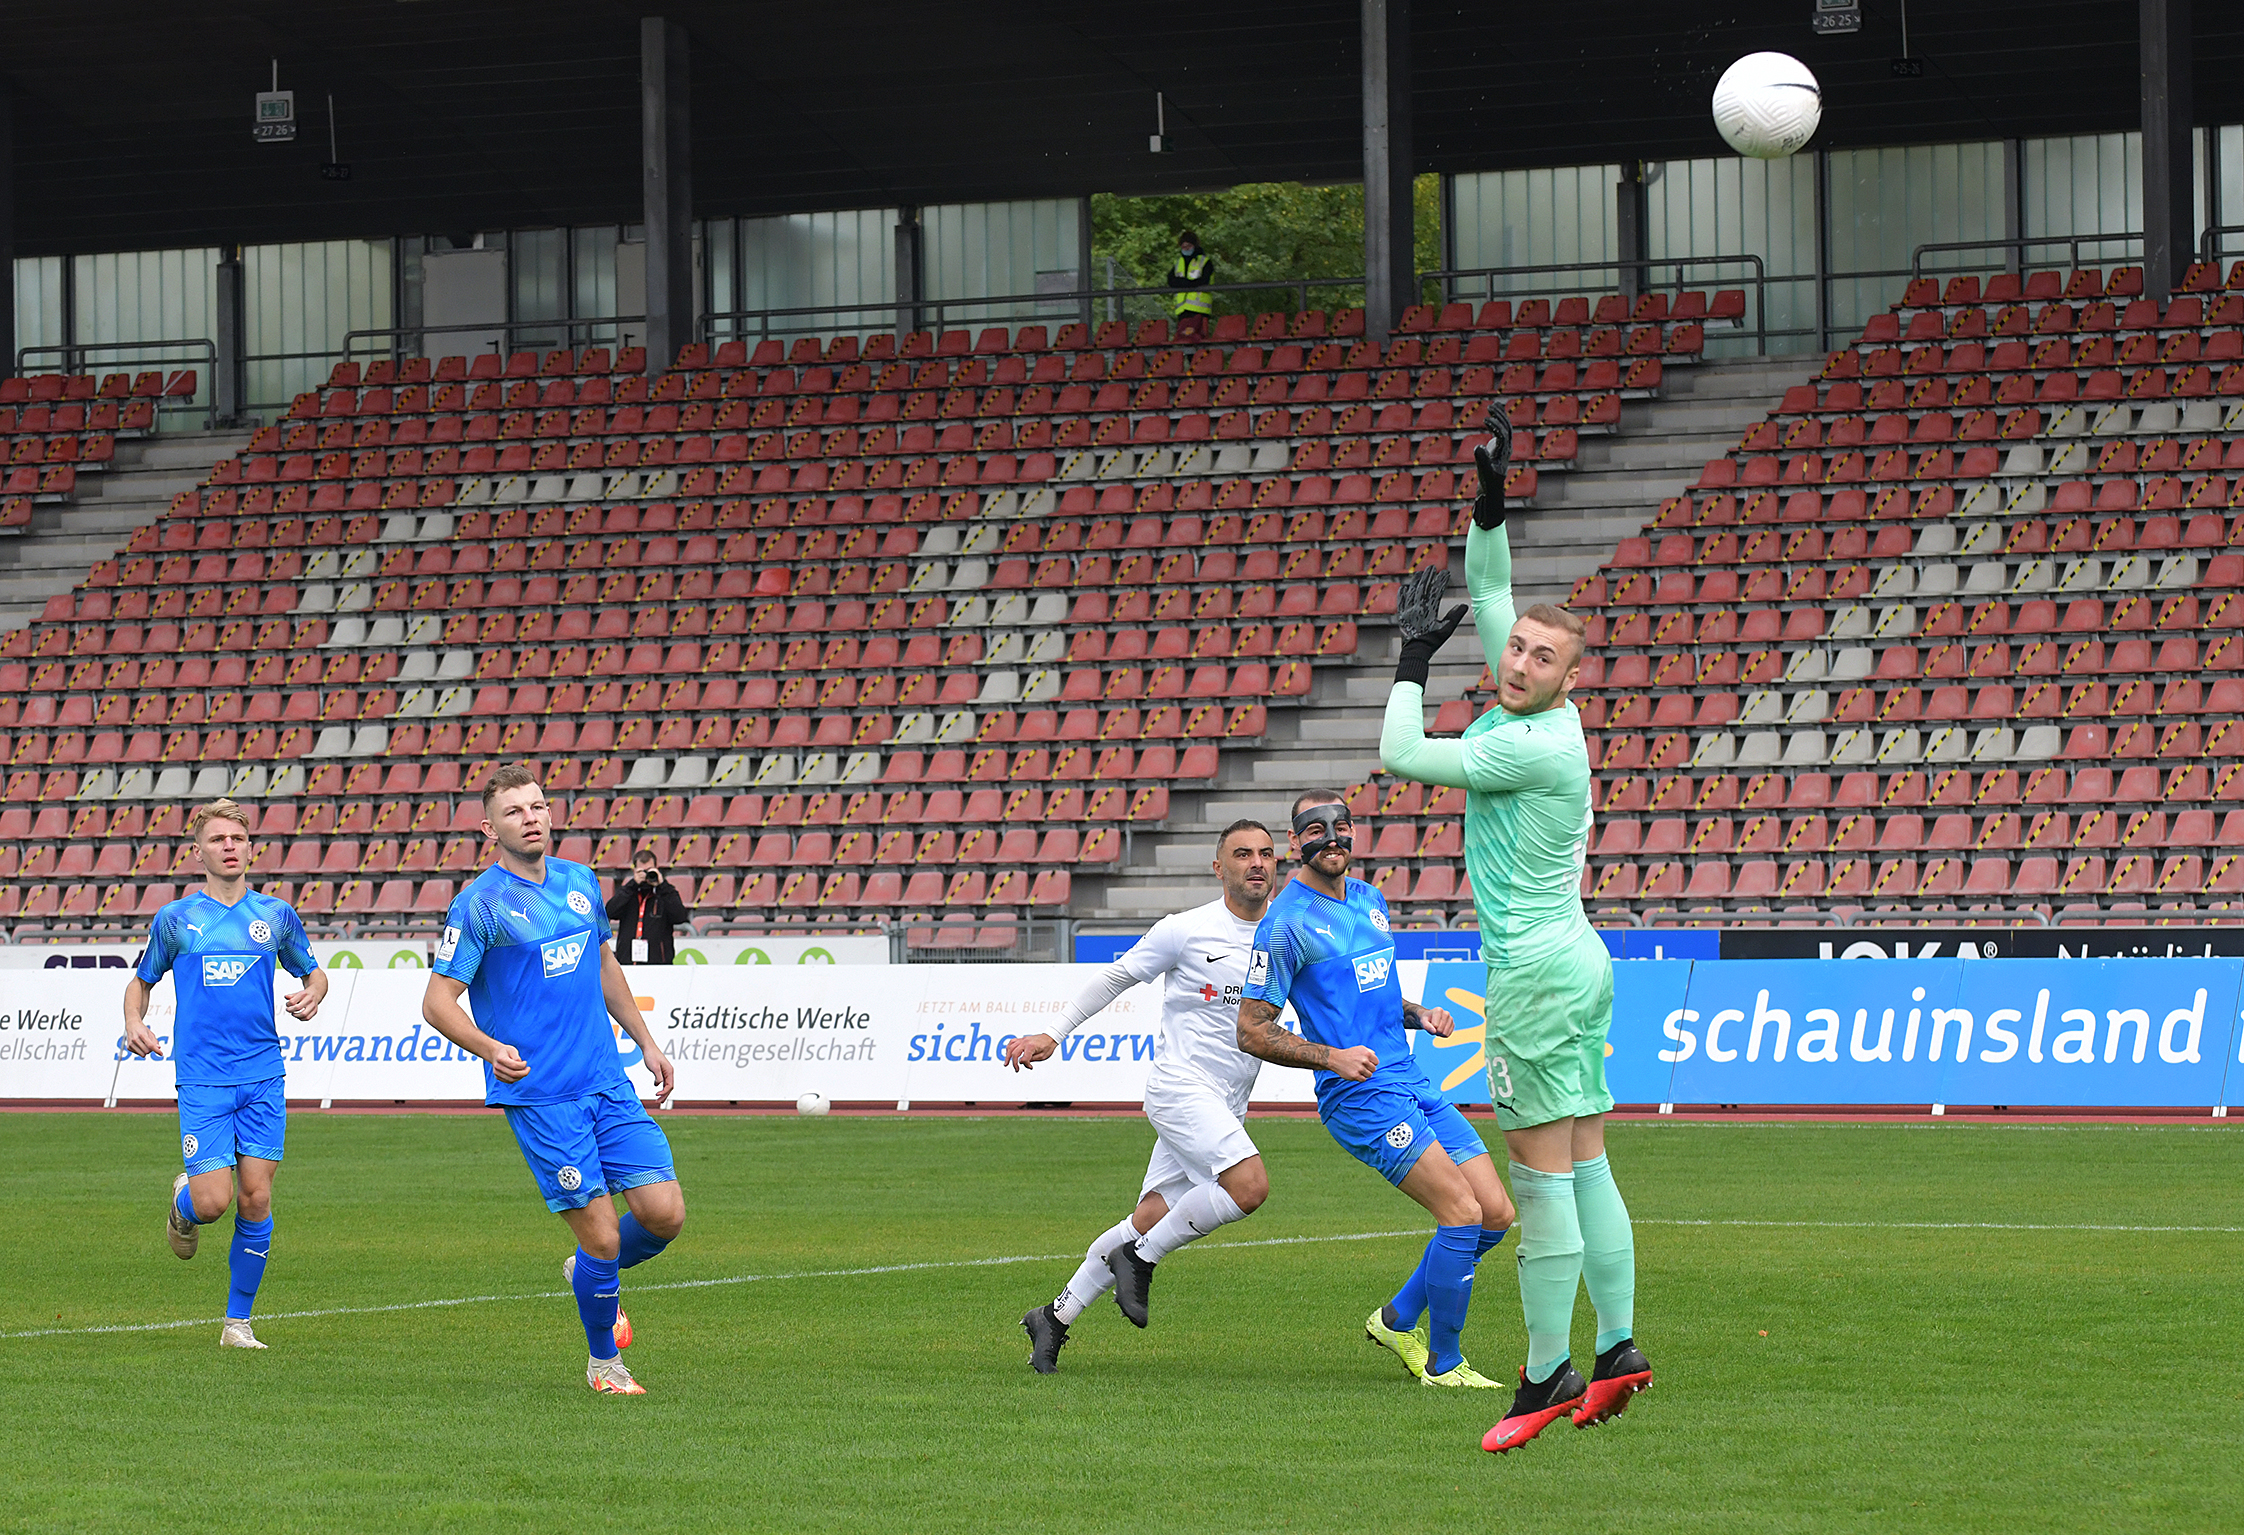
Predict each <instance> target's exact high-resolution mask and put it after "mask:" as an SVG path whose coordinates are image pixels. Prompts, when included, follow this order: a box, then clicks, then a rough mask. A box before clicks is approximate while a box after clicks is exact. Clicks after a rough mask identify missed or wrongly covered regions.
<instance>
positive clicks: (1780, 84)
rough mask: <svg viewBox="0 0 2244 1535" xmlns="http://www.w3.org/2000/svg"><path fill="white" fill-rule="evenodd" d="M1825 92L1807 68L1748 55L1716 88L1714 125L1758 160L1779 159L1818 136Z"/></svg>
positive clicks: (1782, 57)
mask: <svg viewBox="0 0 2244 1535" xmlns="http://www.w3.org/2000/svg"><path fill="white" fill-rule="evenodd" d="M1822 121H1823V90H1822V88H1821V87H1820V86H1818V85H1817V84H1816V83H1815V76H1814V75H1812V74H1810V73H1808V66H1807V65H1805V64H1803V63H1801V62H1800V61H1799V60H1798V59H1796V58H1793V57H1792V56H1791V55H1790V54H1785V53H1749V54H1747V55H1746V56H1745V57H1744V58H1742V59H1740V60H1738V61H1737V62H1736V63H1735V64H1732V65H1731V66H1730V67H1729V68H1728V69H1725V70H1723V71H1722V78H1721V80H1720V81H1718V82H1717V83H1716V84H1715V87H1714V126H1715V127H1716V128H1717V129H1718V130H1720V132H1721V134H1722V138H1723V141H1724V142H1725V143H1727V144H1728V145H1729V146H1730V147H1731V148H1732V149H1734V150H1736V151H1737V152H1738V153H1739V154H1741V155H1747V156H1750V157H1751V158H1753V159H1755V160H1781V159H1783V158H1784V157H1785V156H1786V155H1789V154H1791V153H1793V152H1794V151H1796V150H1797V149H1799V148H1800V146H1801V145H1803V144H1805V143H1807V141H1808V140H1809V139H1810V138H1812V137H1813V136H1814V135H1815V130H1816V124H1818V123H1820V122H1822Z"/></svg>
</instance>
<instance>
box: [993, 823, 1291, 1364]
mask: <svg viewBox="0 0 2244 1535" xmlns="http://www.w3.org/2000/svg"><path fill="white" fill-rule="evenodd" d="M1215 872H1216V875H1217V877H1218V878H1219V879H1221V880H1222V881H1223V897H1222V899H1220V900H1215V901H1210V902H1209V903H1208V904H1207V905H1205V906H1195V907H1194V908H1192V910H1190V911H1182V912H1178V913H1177V914H1176V915H1175V916H1171V917H1163V918H1162V919H1161V920H1160V921H1159V922H1157V923H1155V924H1154V925H1153V931H1151V932H1149V933H1147V934H1146V935H1145V936H1144V937H1143V938H1141V939H1139V940H1138V941H1137V943H1136V944H1135V945H1134V946H1132V948H1131V949H1130V951H1129V952H1128V953H1127V954H1124V955H1123V956H1122V957H1121V958H1120V959H1118V960H1116V961H1115V962H1114V963H1113V964H1112V965H1109V966H1108V967H1107V968H1106V970H1105V971H1104V972H1103V973H1102V974H1101V975H1100V976H1099V978H1098V979H1097V980H1095V981H1093V982H1092V983H1091V984H1090V985H1089V986H1087V987H1085V988H1084V991H1083V994H1082V995H1081V996H1079V997H1077V998H1076V999H1075V1000H1074V1001H1073V1002H1072V1003H1070V1004H1069V1005H1068V1008H1067V1011H1066V1012H1065V1013H1063V1014H1062V1015H1061V1022H1060V1024H1059V1026H1058V1027H1057V1028H1056V1029H1055V1030H1054V1032H1053V1033H1050V1034H1029V1035H1025V1036H1023V1037H1021V1038H1019V1039H1016V1040H1014V1041H1013V1042H1012V1043H1011V1044H1009V1045H1008V1046H1006V1048H1005V1063H1006V1064H1007V1065H1008V1066H1011V1067H1012V1068H1013V1069H1014V1070H1016V1071H1020V1070H1023V1069H1027V1068H1030V1067H1032V1066H1033V1065H1034V1064H1035V1063H1036V1062H1038V1061H1041V1060H1045V1059H1048V1058H1049V1057H1050V1056H1051V1055H1052V1054H1053V1053H1054V1052H1055V1051H1056V1050H1058V1049H1059V1042H1060V1040H1061V1039H1063V1038H1065V1037H1066V1036H1067V1035H1068V1033H1070V1032H1071V1031H1072V1030H1073V1029H1075V1027H1076V1026H1077V1025H1079V1024H1081V1023H1082V1022H1084V1020H1086V1019H1088V1018H1090V1017H1092V1016H1093V1015H1094V1014H1096V1013H1098V1012H1100V1011H1101V1010H1103V1009H1104V1008H1106V1007H1107V1006H1108V1005H1109V1004H1110V1003H1112V1002H1113V1001H1114V1000H1115V999H1116V998H1118V997H1120V996H1121V995H1122V994H1123V993H1124V992H1126V991H1128V990H1129V989H1130V988H1131V987H1133V986H1137V985H1140V984H1143V983H1145V982H1148V981H1152V980H1156V979H1159V978H1161V977H1163V976H1166V977H1167V982H1166V984H1165V985H1164V987H1163V990H1162V1002H1161V1037H1162V1048H1161V1055H1160V1058H1159V1059H1158V1060H1157V1061H1156V1063H1155V1064H1154V1067H1153V1070H1152V1071H1151V1072H1149V1073H1148V1074H1147V1076H1146V1082H1145V1117H1146V1118H1147V1119H1150V1120H1151V1121H1153V1128H1154V1130H1155V1132H1156V1133H1157V1134H1158V1135H1159V1137H1160V1138H1159V1139H1158V1140H1156V1141H1155V1142H1154V1143H1153V1159H1152V1161H1151V1162H1149V1163H1148V1164H1147V1165H1146V1169H1145V1183H1144V1184H1143V1186H1142V1191H1141V1193H1140V1194H1139V1197H1138V1207H1137V1208H1136V1209H1135V1210H1133V1211H1131V1212H1130V1214H1129V1215H1128V1216H1127V1217H1125V1218H1124V1219H1122V1220H1121V1221H1119V1222H1117V1223H1116V1224H1115V1225H1114V1226H1113V1228H1112V1229H1110V1230H1108V1231H1105V1232H1103V1233H1101V1234H1100V1236H1099V1238H1098V1240H1097V1241H1095V1242H1093V1243H1092V1244H1091V1247H1090V1250H1089V1252H1088V1253H1086V1254H1085V1255H1084V1259H1083V1266H1082V1267H1081V1268H1079V1269H1077V1270H1076V1271H1075V1277H1074V1278H1072V1279H1070V1280H1069V1281H1068V1282H1067V1287H1066V1288H1065V1289H1063V1290H1062V1291H1060V1293H1059V1296H1058V1298H1057V1299H1055V1300H1053V1301H1051V1302H1050V1303H1048V1304H1046V1305H1042V1306H1039V1307H1037V1308H1036V1309H1035V1310H1034V1311H1031V1312H1030V1313H1029V1314H1028V1315H1027V1316H1025V1317H1023V1318H1021V1325H1022V1326H1023V1327H1024V1328H1026V1329H1027V1330H1028V1335H1029V1341H1030V1344H1031V1351H1030V1354H1029V1363H1030V1364H1031V1365H1033V1366H1034V1367H1035V1368H1036V1370H1037V1372H1038V1373H1039V1374H1044V1375H1049V1374H1051V1373H1052V1372H1053V1371H1054V1370H1056V1369H1057V1368H1058V1367H1059V1356H1060V1345H1062V1344H1064V1343H1065V1342H1067V1330H1068V1326H1069V1324H1070V1323H1072V1322H1074V1320H1075V1319H1076V1318H1077V1317H1078V1316H1080V1315H1082V1314H1083V1311H1084V1309H1085V1308H1086V1307H1088V1306H1089V1305H1090V1304H1091V1303H1092V1302H1093V1301H1095V1300H1097V1299H1098V1298H1099V1297H1100V1296H1101V1295H1103V1294H1104V1293H1106V1291H1107V1290H1108V1289H1109V1288H1113V1289H1114V1291H1115V1301H1116V1303H1117V1304H1118V1305H1120V1306H1121V1308H1122V1314H1123V1315H1124V1316H1126V1317H1128V1318H1129V1319H1130V1320H1131V1321H1132V1322H1133V1323H1135V1324H1136V1325H1138V1326H1139V1327H1143V1326H1144V1325H1145V1324H1146V1315H1147V1312H1146V1302H1147V1298H1148V1295H1149V1292H1150V1290H1151V1287H1152V1280H1153V1266H1154V1265H1155V1264H1157V1263H1159V1262H1160V1261H1161V1260H1162V1259H1163V1258H1165V1257H1167V1256H1168V1255H1169V1254H1170V1253H1172V1252H1174V1251H1176V1249H1178V1248H1179V1247H1182V1246H1183V1245H1184V1244H1185V1243H1187V1242H1191V1241H1196V1240H1198V1239H1199V1238H1201V1237H1204V1236H1206V1235H1207V1234H1208V1233H1209V1232H1211V1231H1213V1230H1215V1229H1216V1228H1217V1227H1218V1226H1223V1225H1227V1224H1229V1223H1230V1222H1232V1221H1235V1220H1241V1219H1243V1218H1245V1217H1246V1216H1248V1215H1251V1214H1253V1213H1254V1210H1255V1208H1256V1207H1257V1206H1259V1205H1260V1204H1261V1203H1262V1201H1263V1200H1264V1199H1265V1198H1266V1197H1267V1196H1268V1195H1269V1193H1270V1178H1269V1175H1268V1174H1267V1173H1266V1172H1264V1171H1263V1167H1262V1154H1261V1153H1260V1152H1259V1151H1257V1150H1256V1149H1255V1144H1254V1142H1253V1140H1251V1139H1250V1138H1249V1137H1248V1135H1247V1127H1246V1126H1245V1124H1243V1123H1242V1122H1241V1121H1242V1120H1244V1119H1245V1117H1246V1112H1247V1096H1248V1094H1249V1093H1251V1092H1252V1091H1253V1090H1254V1081H1255V1074H1256V1073H1257V1072H1259V1071H1260V1070H1261V1069H1262V1062H1260V1061H1259V1060H1256V1059H1255V1058H1254V1057H1253V1056H1251V1055H1248V1054H1246V1053H1245V1052H1244V1051H1242V1050H1241V1049H1240V1048H1239V1043H1238V1034H1239V1030H1238V1024H1239V995H1240V990H1241V988H1242V987H1244V986H1245V985H1246V981H1247V955H1248V952H1249V951H1250V950H1252V949H1253V947H1254V932H1255V927H1256V924H1258V923H1259V922H1261V920H1262V913H1263V908H1264V907H1266V906H1268V905H1269V903H1270V894H1271V891H1272V889H1273V887H1274V886H1275V884H1276V881H1277V872H1278V854H1277V849H1276V847H1275V846H1274V845H1273V844H1272V842H1271V839H1270V830H1269V828H1268V827H1266V826H1264V825H1263V824H1262V823H1261V822H1259V821H1234V822H1232V823H1231V824H1230V825H1229V826H1227V827H1225V828H1224V831H1223V835H1222V836H1221V837H1220V838H1218V839H1217V841H1216V860H1215Z"/></svg>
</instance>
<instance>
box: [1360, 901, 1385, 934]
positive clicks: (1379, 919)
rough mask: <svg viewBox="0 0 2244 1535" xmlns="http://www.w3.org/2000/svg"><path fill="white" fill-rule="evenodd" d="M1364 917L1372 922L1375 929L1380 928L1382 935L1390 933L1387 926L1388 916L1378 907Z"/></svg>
mask: <svg viewBox="0 0 2244 1535" xmlns="http://www.w3.org/2000/svg"><path fill="white" fill-rule="evenodd" d="M1364 916H1365V917H1366V918H1367V919H1368V920H1369V921H1370V923H1371V925H1372V926H1373V927H1376V928H1378V929H1379V931H1381V932H1382V933H1384V932H1387V931H1389V929H1388V926H1387V914H1386V913H1385V912H1383V911H1381V910H1380V909H1379V908H1378V907H1376V906H1374V907H1372V908H1371V910H1369V911H1367V912H1365V913H1364Z"/></svg>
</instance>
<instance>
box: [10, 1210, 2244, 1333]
mask: <svg viewBox="0 0 2244 1535" xmlns="http://www.w3.org/2000/svg"><path fill="white" fill-rule="evenodd" d="M1635 1224H1637V1225H1639V1226H1691V1227H1715V1226H1737V1227H1752V1228H1757V1229H1764V1230H1780V1231H1783V1230H1819V1231H2091V1232H2140V1233H2175V1234H2194V1235H2204V1236H2239V1235H2244V1226H2107V1225H2055V1224H2051V1225H2028V1224H2024V1223H2005V1222H1997V1221H1749V1220H1679V1219H1662V1218H1658V1217H1645V1216H1639V1217H1636V1220H1635ZM1425 1235H1426V1232H1425V1231H1424V1230H1423V1229H1418V1230H1409V1231H1350V1232H1343V1233H1339V1234H1336V1235H1332V1236H1306V1237H1262V1238H1259V1239H1257V1240H1255V1241H1251V1242H1208V1243H1204V1244H1199V1245H1201V1247H1202V1249H1203V1250H1205V1249H1207V1248H1215V1249H1218V1250H1221V1249H1225V1248H1246V1247H1303V1246H1311V1245H1321V1244H1323V1243H1326V1242H1376V1241H1381V1240H1384V1239H1386V1238H1389V1237H1424V1236H1425ZM1075 1257H1076V1254H1074V1253H1016V1254H1012V1255H1009V1256H1006V1257H1000V1258H945V1259H934V1260H930V1261H927V1262H923V1263H880V1264H873V1265H871V1266H869V1267H865V1268H849V1269H797V1270H794V1271H792V1272H789V1273H783V1274H733V1275H728V1276H726V1277H724V1278H722V1279H677V1280H672V1281H670V1282H668V1283H666V1284H649V1285H632V1286H630V1287H629V1288H630V1290H631V1293H632V1294H634V1295H643V1294H647V1293H649V1292H651V1291H656V1290H706V1289H713V1288H718V1287H722V1286H726V1285H742V1284H769V1283H776V1282H779V1281H782V1280H790V1279H863V1278H869V1277H872V1276H875V1275H880V1274H913V1273H919V1272H921V1271H923V1270H931V1269H972V1268H1003V1267H1007V1266H1009V1265H1012V1264H1018V1263H1059V1262H1063V1261H1071V1260H1073V1259H1074V1258H1075ZM572 1298H573V1292H571V1291H568V1290H530V1291H525V1292H523V1293H520V1294H515V1295H455V1296H449V1297H446V1298H444V1299H441V1300H414V1301H398V1302H396V1303H394V1304H391V1305H387V1306H328V1307H323V1308H320V1309H318V1310H313V1311H268V1312H264V1313H262V1314H261V1315H259V1317H258V1318H257V1320H258V1321H260V1322H281V1321H295V1320H300V1319H304V1318H310V1317H330V1316H381V1315H385V1314H387V1313H391V1312H398V1311H434V1310H440V1309H443V1308H446V1307H450V1306H482V1305H491V1304H496V1303H498V1302H502V1301H525V1300H567V1299H572ZM224 1320H225V1319H224V1318H223V1317H188V1318H184V1319H182V1320H179V1321H173V1322H112V1323H107V1324H104V1325H102V1326H99V1327H36V1328H29V1329H26V1330H24V1331H21V1332H0V1341H4V1340H7V1339H10V1338H76V1337H86V1336H90V1335H93V1334H99V1333H134V1332H171V1331H175V1330H176V1329H178V1328H182V1327H215V1326H217V1325H218V1324H219V1323H220V1322H222V1321H224Z"/></svg>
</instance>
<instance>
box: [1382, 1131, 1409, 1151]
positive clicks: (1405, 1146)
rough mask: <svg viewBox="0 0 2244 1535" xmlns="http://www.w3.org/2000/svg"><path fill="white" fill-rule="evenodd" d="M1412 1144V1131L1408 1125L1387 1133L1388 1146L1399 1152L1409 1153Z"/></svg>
mask: <svg viewBox="0 0 2244 1535" xmlns="http://www.w3.org/2000/svg"><path fill="white" fill-rule="evenodd" d="M1410 1142H1411V1129H1410V1126H1408V1125H1397V1126H1395V1128H1394V1129H1392V1130H1389V1131H1388V1132H1387V1144H1388V1145H1390V1146H1392V1147H1394V1148H1395V1149H1396V1150H1397V1151H1408V1150H1409V1149H1410Z"/></svg>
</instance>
